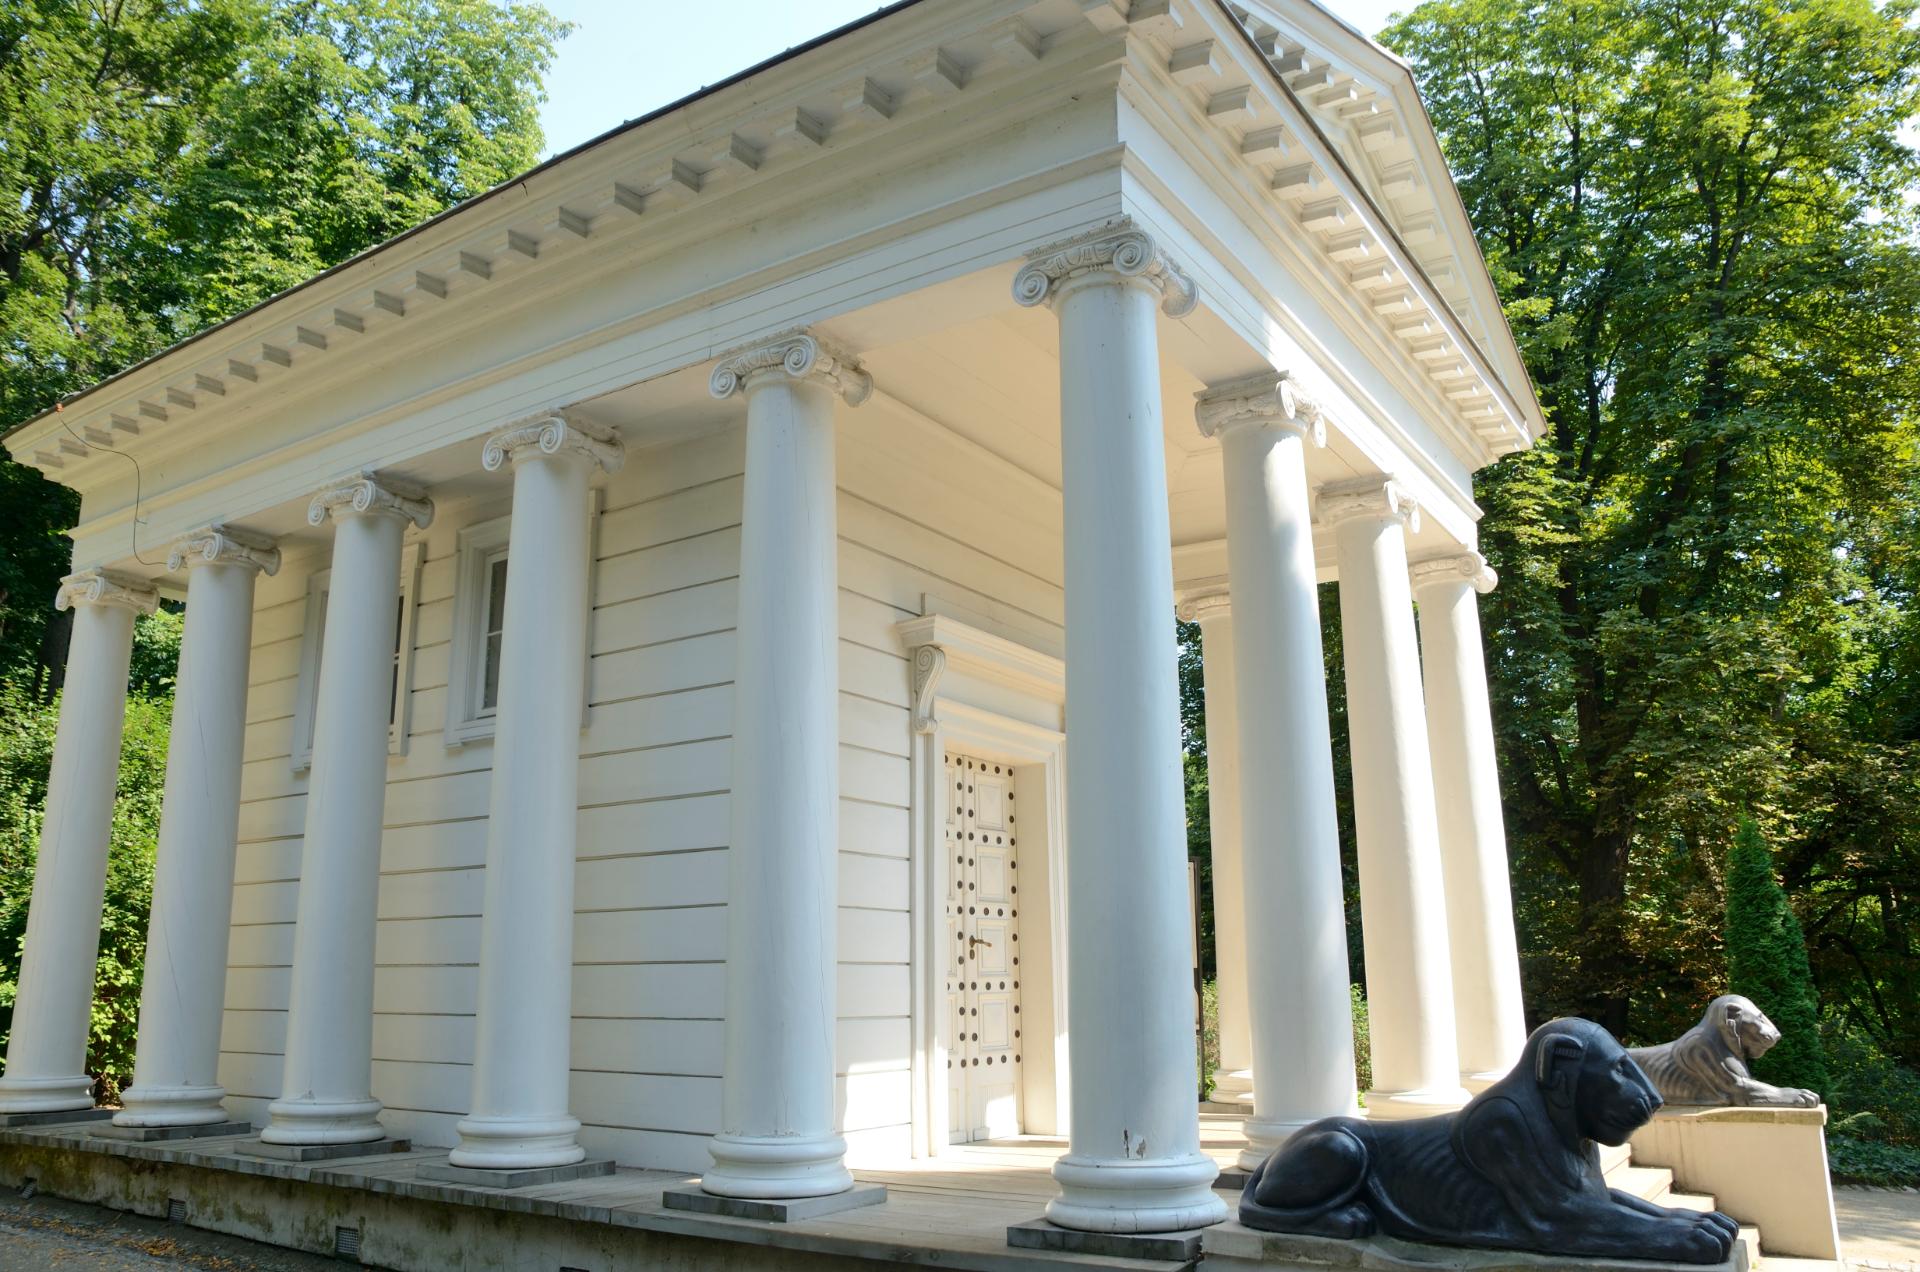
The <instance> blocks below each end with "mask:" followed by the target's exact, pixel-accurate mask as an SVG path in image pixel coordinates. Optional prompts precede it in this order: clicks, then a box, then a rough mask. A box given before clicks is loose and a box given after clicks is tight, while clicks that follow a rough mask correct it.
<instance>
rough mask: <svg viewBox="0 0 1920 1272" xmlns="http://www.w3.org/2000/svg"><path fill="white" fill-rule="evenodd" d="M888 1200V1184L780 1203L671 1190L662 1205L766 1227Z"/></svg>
mask: <svg viewBox="0 0 1920 1272" xmlns="http://www.w3.org/2000/svg"><path fill="white" fill-rule="evenodd" d="M886 1199H887V1189H886V1185H884V1184H856V1185H854V1186H853V1187H852V1188H848V1189H845V1190H843V1191H841V1192H837V1193H831V1194H829V1195H827V1196H824V1197H790V1198H784V1199H779V1200H757V1199H754V1198H749V1197H716V1196H715V1195H714V1194H712V1193H710V1192H706V1191H705V1190H704V1189H701V1188H669V1189H667V1191H666V1192H664V1193H662V1194H660V1204H661V1205H663V1206H665V1207H666V1208H667V1209H668V1210H687V1211H692V1212H693V1213H695V1214H703V1215H725V1216H727V1217H728V1218H730V1219H758V1220H760V1221H761V1222H762V1223H798V1222H800V1221H801V1220H803V1219H818V1218H819V1217H820V1216H822V1215H832V1214H838V1213H840V1212H841V1211H842V1210H857V1209H858V1208H860V1207H861V1206H877V1205H880V1204H881V1203H882V1202H884V1201H886Z"/></svg>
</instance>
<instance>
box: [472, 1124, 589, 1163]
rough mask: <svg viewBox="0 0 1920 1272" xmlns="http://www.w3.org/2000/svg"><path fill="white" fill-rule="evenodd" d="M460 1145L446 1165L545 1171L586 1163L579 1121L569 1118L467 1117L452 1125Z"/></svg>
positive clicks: (585, 1151) (585, 1152)
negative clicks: (580, 1139) (579, 1141)
mask: <svg viewBox="0 0 1920 1272" xmlns="http://www.w3.org/2000/svg"><path fill="white" fill-rule="evenodd" d="M453 1129H454V1130H456V1131H458V1132H459V1133H460V1143H459V1146H458V1147H456V1148H455V1149H454V1150H453V1151H452V1152H450V1153H448V1154H447V1162H448V1164H449V1165H452V1166H458V1167H462V1168H465V1169H469V1170H545V1169H547V1168H550V1167H555V1166H571V1165H573V1164H574V1163H575V1162H580V1161H585V1160H586V1156H587V1150H586V1149H584V1148H582V1147H580V1145H579V1144H578V1143H577V1142H576V1137H577V1136H578V1135H579V1134H580V1121H579V1119H578V1118H572V1117H564V1116H563V1117H469V1118H462V1119H461V1120H460V1121H459V1122H457V1123H456V1124H455V1125H454V1128H453Z"/></svg>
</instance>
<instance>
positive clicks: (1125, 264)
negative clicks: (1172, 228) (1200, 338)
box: [1013, 219, 1200, 318]
mask: <svg viewBox="0 0 1920 1272" xmlns="http://www.w3.org/2000/svg"><path fill="white" fill-rule="evenodd" d="M1096 273H1110V274H1117V275H1119V276H1120V277H1122V278H1137V279H1139V280H1140V281H1142V282H1144V283H1147V284H1149V285H1150V286H1152V287H1153V288H1154V289H1155V290H1156V291H1158V292H1159V293H1160V309H1161V311H1162V312H1163V313H1165V314H1166V315H1167V317H1169V318H1185V317H1186V316H1187V315H1188V314H1190V313H1192V312H1193V309H1194V306H1195V305H1197V304H1199V303H1200V293H1199V291H1198V289H1196V288H1195V287H1194V285H1193V279H1191V278H1189V277H1188V276H1187V273H1186V271H1185V270H1183V269H1181V268H1180V267H1179V266H1178V265H1176V264H1174V263H1173V260H1172V258H1171V257H1169V256H1168V255H1167V254H1166V252H1164V251H1162V250H1161V248H1160V245H1159V244H1158V243H1155V242H1154V241H1153V238H1152V236H1151V235H1149V234H1147V233H1146V232H1145V231H1144V230H1139V229H1136V228H1134V225H1133V222H1131V221H1129V220H1125V219H1122V220H1118V221H1109V222H1108V223H1107V224H1105V225H1103V226H1101V227H1100V228H1098V229H1096V230H1093V231H1091V232H1090V233H1087V234H1082V235H1079V236H1078V237H1075V238H1070V239H1066V240H1064V241H1062V242H1059V243H1053V244H1050V245H1049V246H1047V247H1043V248H1041V249H1040V250H1039V251H1037V252H1035V253H1033V254H1032V255H1031V256H1029V257H1028V258H1027V263H1026V265H1025V266H1023V267H1022V268H1021V270H1020V272H1019V273H1018V274H1015V275H1014V276H1013V298H1014V300H1015V301H1017V302H1018V303H1020V304H1022V305H1026V306H1029V307H1031V306H1034V305H1039V304H1045V303H1050V302H1051V301H1053V300H1054V299H1056V298H1057V297H1058V296H1059V295H1060V294H1061V289H1062V288H1063V287H1064V286H1065V284H1066V283H1068V282H1069V281H1071V280H1073V279H1076V278H1080V277H1083V276H1086V275H1089V274H1096Z"/></svg>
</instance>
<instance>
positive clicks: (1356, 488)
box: [1315, 475, 1420, 532]
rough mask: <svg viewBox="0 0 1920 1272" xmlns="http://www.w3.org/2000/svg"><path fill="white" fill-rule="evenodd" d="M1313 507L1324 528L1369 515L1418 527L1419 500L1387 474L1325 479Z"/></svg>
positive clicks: (1414, 529)
mask: <svg viewBox="0 0 1920 1272" xmlns="http://www.w3.org/2000/svg"><path fill="white" fill-rule="evenodd" d="M1315 510H1316V511H1317V512H1318V514H1319V517H1318V520H1319V521H1320V524H1322V525H1324V526H1328V527H1332V526H1337V525H1339V524H1340V523H1341V522H1343V521H1354V520H1358V519H1360V518H1369V519H1372V520H1375V521H1397V522H1399V523H1400V524H1401V525H1404V526H1405V527H1406V528H1407V529H1408V531H1410V532H1417V531H1418V530H1419V529H1420V504H1419V502H1418V501H1417V500H1415V499H1414V497H1413V495H1412V493H1411V492H1409V491H1408V490H1407V488H1406V487H1405V486H1403V485H1401V484H1400V483H1399V482H1397V481H1395V480H1394V479H1393V478H1392V477H1388V476H1379V475H1376V476H1373V477H1359V478H1355V479H1354V480H1352V481H1336V482H1329V483H1328V484H1326V485H1324V486H1322V487H1320V491H1319V497H1318V499H1316V500H1315Z"/></svg>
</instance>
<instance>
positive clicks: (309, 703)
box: [292, 543, 420, 773]
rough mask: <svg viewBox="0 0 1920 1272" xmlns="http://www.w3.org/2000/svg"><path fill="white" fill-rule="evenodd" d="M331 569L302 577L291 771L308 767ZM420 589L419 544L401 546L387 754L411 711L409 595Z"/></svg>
mask: <svg viewBox="0 0 1920 1272" xmlns="http://www.w3.org/2000/svg"><path fill="white" fill-rule="evenodd" d="M332 580H333V570H332V569H331V568H328V569H325V570H315V571H314V572H313V573H312V574H309V575H308V576H307V612H306V625H305V627H303V628H302V629H301V638H300V683H299V687H298V689H297V691H296V693H295V695H294V699H293V758H292V767H293V771H294V772H296V773H304V772H306V771H307V770H308V769H310V768H312V767H313V722H314V714H315V708H316V706H317V705H318V703H317V698H318V695H319V692H320V647H321V645H322V643H323V641H322V638H323V637H324V636H325V635H326V623H327V592H328V588H329V586H330V584H331V583H332ZM419 591H420V545H419V544H418V543H409V544H406V545H405V546H404V547H402V548H401V549H400V591H399V594H398V597H397V599H398V600H399V602H400V647H399V649H397V650H396V651H395V656H396V658H397V659H398V667H399V675H397V676H395V677H394V685H393V695H394V701H393V708H392V713H391V714H392V722H391V723H390V724H389V725H388V726H387V754H388V755H405V754H406V753H407V724H408V722H409V721H410V720H411V719H412V716H413V618H414V609H415V606H414V599H415V597H417V596H418V595H419Z"/></svg>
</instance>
